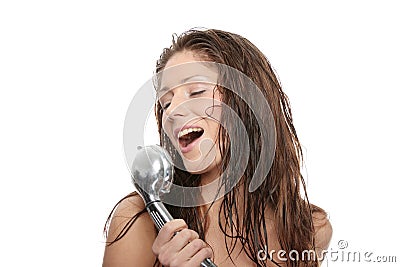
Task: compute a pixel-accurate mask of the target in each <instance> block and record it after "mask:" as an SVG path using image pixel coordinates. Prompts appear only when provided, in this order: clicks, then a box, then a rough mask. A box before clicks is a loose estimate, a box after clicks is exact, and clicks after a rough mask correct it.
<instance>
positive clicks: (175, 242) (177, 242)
mask: <svg viewBox="0 0 400 267" xmlns="http://www.w3.org/2000/svg"><path fill="white" fill-rule="evenodd" d="M198 238H199V234H198V233H196V232H195V231H193V230H190V229H183V230H182V231H180V232H178V233H177V234H176V235H175V236H174V237H173V238H172V240H171V241H170V242H169V245H170V246H171V247H175V248H178V249H179V250H181V249H183V248H184V247H185V246H187V245H188V244H189V243H190V242H191V241H192V240H195V239H198Z"/></svg>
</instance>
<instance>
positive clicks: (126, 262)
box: [103, 194, 157, 267]
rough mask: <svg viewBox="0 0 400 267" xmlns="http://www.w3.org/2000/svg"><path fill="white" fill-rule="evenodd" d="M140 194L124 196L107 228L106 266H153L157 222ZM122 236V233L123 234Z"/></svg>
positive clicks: (104, 262)
mask: <svg viewBox="0 0 400 267" xmlns="http://www.w3.org/2000/svg"><path fill="white" fill-rule="evenodd" d="M144 208H145V206H144V203H143V200H142V199H141V197H140V196H139V195H137V194H135V195H132V196H130V197H128V198H126V199H124V200H123V201H122V202H121V203H120V204H119V205H118V207H117V208H116V210H115V212H114V214H113V216H112V220H111V223H110V226H109V229H108V235H107V243H110V242H113V241H114V240H115V239H116V238H117V239H119V238H120V239H119V240H118V241H115V242H113V243H112V244H110V245H106V248H105V251H104V259H103V267H109V266H120V267H124V266H133V265H138V266H153V264H154V262H155V259H156V258H155V256H154V255H153V253H152V249H151V247H152V245H153V242H154V239H155V238H156V236H157V232H156V229H155V228H154V224H153V222H152V220H151V218H150V216H149V215H148V213H147V212H146V211H145V210H144ZM121 235H123V236H122V237H121Z"/></svg>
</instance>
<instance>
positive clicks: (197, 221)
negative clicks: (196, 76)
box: [117, 29, 323, 267]
mask: <svg viewBox="0 0 400 267" xmlns="http://www.w3.org/2000/svg"><path fill="white" fill-rule="evenodd" d="M183 51H191V52H193V53H194V54H195V55H196V56H198V57H199V58H200V59H201V60H204V61H211V62H216V63H220V64H224V65H227V66H230V67H232V68H234V69H236V70H238V71H240V72H242V73H244V74H245V75H246V76H247V77H250V79H251V80H252V81H253V82H254V83H255V84H256V85H257V86H258V88H259V89H260V90H261V92H262V94H263V95H264V97H265V98H266V100H267V101H268V103H269V106H270V109H271V111H272V115H273V117H274V123H275V127H276V150H275V157H274V160H273V163H272V166H271V169H270V170H269V172H268V170H266V171H265V173H267V172H268V175H267V178H266V179H265V180H264V182H263V183H262V184H261V186H260V187H258V188H257V189H256V190H255V191H254V192H251V193H250V192H248V191H247V190H246V189H247V188H248V187H249V184H250V179H251V178H252V177H253V174H254V171H255V168H256V165H257V163H258V161H259V155H260V151H259V149H260V148H259V146H258V143H259V140H260V129H259V127H257V125H258V124H257V120H256V118H255V116H254V114H253V113H252V112H251V109H250V107H249V106H248V105H247V104H246V103H245V102H244V101H243V100H242V99H240V97H238V96H237V95H235V93H234V92H232V91H230V90H224V88H222V90H221V93H222V101H223V102H224V103H225V104H226V105H227V106H229V107H230V108H231V109H232V110H234V111H235V112H236V113H237V114H238V116H239V117H240V119H241V120H242V122H243V123H244V126H245V128H246V130H247V133H248V138H249V145H250V154H249V159H248V164H247V167H246V169H245V173H244V176H243V177H242V179H241V181H240V184H241V185H243V186H244V187H239V186H237V187H235V188H234V189H233V190H231V191H230V192H229V193H227V194H226V195H225V196H224V197H223V201H222V205H221V208H220V210H219V218H218V220H219V226H220V229H221V230H222V231H223V233H224V234H225V246H226V249H227V252H228V255H229V257H231V253H232V251H233V248H234V247H235V246H236V245H237V244H238V243H239V244H241V247H243V250H244V251H245V253H246V254H247V256H248V257H249V258H250V259H251V260H252V261H253V262H254V263H256V264H257V266H267V261H260V259H258V258H257V256H258V254H257V253H258V252H259V251H260V249H265V248H268V246H267V245H268V233H267V225H266V224H267V222H266V214H267V210H268V211H272V213H273V216H274V217H273V220H274V225H275V231H276V233H277V237H278V241H279V244H280V246H281V249H283V250H284V251H286V252H289V251H292V250H296V251H297V252H299V253H300V254H301V252H302V251H308V250H315V241H314V234H315V233H314V232H315V231H314V225H313V216H312V214H313V212H315V211H316V212H323V210H322V209H320V208H318V207H316V206H314V205H311V204H310V203H309V202H308V197H307V193H306V192H307V191H306V188H305V182H304V179H303V177H302V174H301V172H300V168H301V164H302V160H303V159H302V158H303V154H302V149H301V146H300V142H299V139H298V137H297V134H296V130H295V128H294V125H293V119H292V113H291V109H290V104H289V100H288V98H287V96H286V95H285V93H284V92H283V91H282V87H281V85H280V82H279V80H278V78H277V76H276V75H275V73H274V71H273V69H272V67H271V65H270V63H269V61H268V59H267V58H266V57H265V55H264V54H263V53H262V52H261V51H260V50H259V49H258V48H257V47H256V46H254V45H253V44H252V43H251V42H250V41H248V40H247V39H246V38H243V37H242V36H239V35H237V34H233V33H229V32H225V31H220V30H213V29H209V30H197V29H193V30H189V31H187V32H185V33H183V34H181V35H179V36H174V38H173V43H172V45H171V47H169V48H166V49H164V51H163V53H162V54H161V56H160V59H159V60H158V61H157V65H156V72H157V73H159V72H161V71H163V69H164V68H165V66H166V64H167V62H168V60H169V59H170V58H171V57H172V56H173V55H175V54H176V53H178V52H183ZM162 116H163V108H162V107H161V106H160V104H159V103H157V105H156V119H157V122H158V129H159V133H160V138H161V145H162V146H164V147H171V146H172V144H171V142H170V141H169V140H168V138H165V134H164V132H163V129H162V125H161V122H162ZM219 137H220V139H219V142H220V146H219V149H220V152H221V155H224V156H223V157H222V164H221V166H222V168H224V167H226V166H228V163H229V156H228V155H229V154H230V153H229V151H230V147H229V145H227V144H229V142H227V139H228V136H227V134H226V132H225V130H224V129H223V128H222V127H220V129H219ZM221 144H222V145H221ZM175 174H176V175H175V177H174V182H175V183H177V184H179V185H183V186H198V185H199V184H200V176H199V175H193V174H190V173H188V172H185V171H182V170H179V169H175ZM224 179H225V181H226V180H229V173H228V174H227V175H226V177H224ZM240 188H242V190H241V189H240ZM243 188H245V190H243ZM301 188H303V189H304V195H303V196H302V195H301ZM166 206H167V208H168V209H169V210H170V212H171V214H172V216H173V217H174V218H182V219H184V220H185V221H186V223H187V224H188V226H189V228H191V229H193V230H195V231H196V232H198V233H199V235H200V238H202V239H205V232H206V230H207V220H205V219H204V214H202V213H201V212H200V210H199V208H197V207H188V208H181V207H176V206H170V205H166ZM240 211H244V212H243V213H240ZM142 213H143V212H142ZM138 216H139V215H136V216H133V218H132V220H130V222H128V224H127V226H126V228H125V229H124V230H123V231H125V232H126V231H128V230H129V227H130V225H131V224H132V223H133V222H134V220H135V219H136V218H137V217H138ZM123 235H124V233H121V234H120V235H119V236H118V237H117V239H120V238H122V237H123ZM206 241H207V240H206ZM267 251H268V249H267ZM231 260H232V258H231ZM270 260H271V261H272V262H274V260H273V259H270ZM232 262H233V260H232ZM286 264H287V266H290V267H294V266H318V262H317V261H316V260H315V259H311V260H307V259H302V260H301V261H300V260H298V261H287V262H286Z"/></svg>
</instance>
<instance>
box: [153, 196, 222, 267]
mask: <svg viewBox="0 0 400 267" xmlns="http://www.w3.org/2000/svg"><path fill="white" fill-rule="evenodd" d="M146 209H147V211H148V212H149V214H150V217H151V219H152V220H153V222H154V224H155V225H156V227H157V229H158V231H160V229H161V228H162V227H163V226H164V224H165V223H167V222H169V221H171V220H173V218H172V216H171V214H170V213H169V212H168V210H167V209H166V208H165V206H164V204H163V203H162V202H161V201H154V202H150V203H148V204H147V205H146ZM200 266H201V267H217V265H215V264H214V263H213V262H212V261H211V260H210V259H208V258H207V259H205V260H204V261H202V262H201V264H200Z"/></svg>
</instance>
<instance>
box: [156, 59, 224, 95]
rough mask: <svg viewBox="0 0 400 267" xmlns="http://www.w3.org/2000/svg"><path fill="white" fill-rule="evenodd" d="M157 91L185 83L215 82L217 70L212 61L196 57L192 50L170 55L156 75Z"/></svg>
mask: <svg viewBox="0 0 400 267" xmlns="http://www.w3.org/2000/svg"><path fill="white" fill-rule="evenodd" d="M157 76H158V84H159V92H160V93H161V92H162V91H166V90H169V89H171V88H174V87H177V86H180V85H182V84H185V83H193V82H207V83H213V84H216V83H217V79H218V71H217V68H216V66H215V65H214V64H213V63H212V62H208V61H200V60H198V59H196V58H195V57H194V55H193V53H192V52H181V53H177V54H175V55H174V56H172V57H171V59H170V60H169V61H168V62H167V64H166V66H165V69H164V70H163V71H161V72H160V73H159V74H158V75H157Z"/></svg>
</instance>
